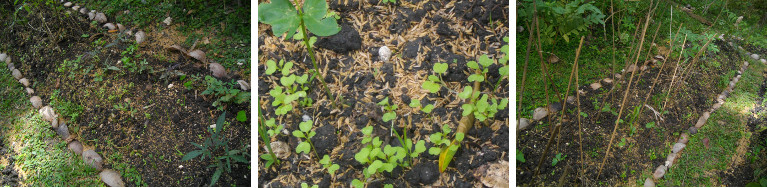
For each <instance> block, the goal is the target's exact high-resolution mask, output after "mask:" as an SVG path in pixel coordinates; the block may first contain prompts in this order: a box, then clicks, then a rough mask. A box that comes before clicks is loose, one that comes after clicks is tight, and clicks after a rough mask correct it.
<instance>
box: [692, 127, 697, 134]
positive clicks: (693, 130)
mask: <svg viewBox="0 0 767 188" xmlns="http://www.w3.org/2000/svg"><path fill="white" fill-rule="evenodd" d="M695 133H698V128H695V127H694V126H693V127H690V134H695Z"/></svg>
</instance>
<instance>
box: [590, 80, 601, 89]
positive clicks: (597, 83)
mask: <svg viewBox="0 0 767 188" xmlns="http://www.w3.org/2000/svg"><path fill="white" fill-rule="evenodd" d="M589 86H590V87H591V90H597V89H599V88H601V87H602V84H600V83H599V82H594V83H592V84H591V85H589Z"/></svg>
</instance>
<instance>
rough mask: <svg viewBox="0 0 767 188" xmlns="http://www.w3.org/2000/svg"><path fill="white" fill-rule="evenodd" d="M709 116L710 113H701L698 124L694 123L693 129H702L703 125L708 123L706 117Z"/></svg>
mask: <svg viewBox="0 0 767 188" xmlns="http://www.w3.org/2000/svg"><path fill="white" fill-rule="evenodd" d="M710 116H711V113H709V112H703V115H701V116H700V118H698V123H695V127H696V128H700V127H703V125H705V124H706V121H708V117H710Z"/></svg>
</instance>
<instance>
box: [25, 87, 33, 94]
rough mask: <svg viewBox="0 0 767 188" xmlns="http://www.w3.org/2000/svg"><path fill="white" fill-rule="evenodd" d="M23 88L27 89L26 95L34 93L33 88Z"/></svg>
mask: <svg viewBox="0 0 767 188" xmlns="http://www.w3.org/2000/svg"><path fill="white" fill-rule="evenodd" d="M24 90H26V91H27V95H32V94H35V90H33V89H32V88H24Z"/></svg>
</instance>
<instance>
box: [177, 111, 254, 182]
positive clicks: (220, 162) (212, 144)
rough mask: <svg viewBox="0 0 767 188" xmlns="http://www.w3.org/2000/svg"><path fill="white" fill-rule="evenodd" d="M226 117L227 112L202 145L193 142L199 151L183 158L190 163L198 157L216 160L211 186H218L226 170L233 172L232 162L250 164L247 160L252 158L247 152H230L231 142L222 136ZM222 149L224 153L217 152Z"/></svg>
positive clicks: (219, 119) (209, 129)
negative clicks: (217, 183) (219, 154)
mask: <svg viewBox="0 0 767 188" xmlns="http://www.w3.org/2000/svg"><path fill="white" fill-rule="evenodd" d="M225 117H226V112H224V113H222V114H221V116H219V117H218V120H216V128H215V130H214V129H212V128H208V132H209V133H210V135H211V136H210V137H208V138H206V139H205V142H203V144H202V145H200V144H197V143H194V142H192V145H194V146H195V147H197V148H199V150H194V151H191V152H189V153H187V154H186V155H184V157H183V158H181V161H188V160H191V159H193V158H195V157H197V156H201V157H200V159H201V160H205V157H206V156H207V157H208V158H210V159H213V160H215V161H214V162H215V163H214V164H213V165H210V166H209V167H216V171H215V172H214V173H213V177H211V180H210V186H213V185H215V184H216V182H217V181H218V179H219V178H220V177H221V173H223V172H224V170H226V172H227V173H229V172H231V171H232V162H240V163H249V161H248V160H247V158H250V154H248V152H247V151H244V150H229V144H228V142H229V141H228V140H227V139H226V138H225V137H224V135H225V134H221V132H222V129H223V127H224V123H225V121H224V120H225ZM221 149H223V151H221V152H217V151H220V150H221ZM217 153H221V154H223V155H221V156H216V155H214V154H217Z"/></svg>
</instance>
